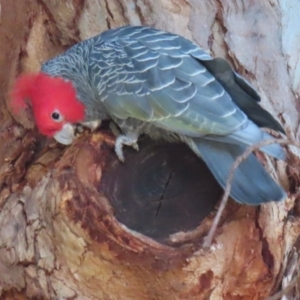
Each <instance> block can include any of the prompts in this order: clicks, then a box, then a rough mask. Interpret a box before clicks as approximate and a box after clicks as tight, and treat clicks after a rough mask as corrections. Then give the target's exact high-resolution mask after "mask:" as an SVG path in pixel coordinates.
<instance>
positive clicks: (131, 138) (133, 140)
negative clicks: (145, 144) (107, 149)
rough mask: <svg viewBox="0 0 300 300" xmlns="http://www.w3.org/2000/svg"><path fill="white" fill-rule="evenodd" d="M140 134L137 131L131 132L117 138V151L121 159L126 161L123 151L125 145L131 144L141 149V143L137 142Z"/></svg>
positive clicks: (136, 148)
mask: <svg viewBox="0 0 300 300" xmlns="http://www.w3.org/2000/svg"><path fill="white" fill-rule="evenodd" d="M137 140H138V134H137V133H129V134H127V135H119V136H118V137H117V139H116V143H115V152H116V154H117V156H118V158H119V160H120V161H122V162H124V161H125V157H124V153H123V145H126V146H131V147H132V148H133V149H135V150H136V151H139V145H138V143H137Z"/></svg>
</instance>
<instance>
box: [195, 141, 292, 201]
mask: <svg viewBox="0 0 300 300" xmlns="http://www.w3.org/2000/svg"><path fill="white" fill-rule="evenodd" d="M190 146H191V147H192V149H193V150H194V151H195V152H196V154H198V155H199V156H201V158H202V159H203V160H204V161H205V163H206V164H207V166H208V168H209V169H210V170H211V172H212V173H213V175H214V176H215V178H216V179H217V181H218V182H219V184H220V185H221V186H222V187H223V188H225V185H226V181H227V178H228V175H229V172H230V169H231V167H232V164H233V163H234V162H235V160H236V158H237V157H238V156H239V155H241V154H242V153H243V152H244V151H245V149H246V147H245V146H241V145H236V144H227V143H222V142H217V141H212V140H206V139H193V140H192V142H191V143H190ZM230 196H231V197H232V198H233V199H234V200H236V201H237V202H240V203H246V204H250V205H259V204H261V203H265V202H269V201H281V200H283V199H284V198H286V193H285V191H284V190H283V189H282V188H281V187H280V186H279V185H278V184H277V183H276V182H275V181H274V180H273V179H272V178H271V176H270V175H269V174H268V173H267V171H266V170H265V169H264V167H263V166H262V165H261V163H260V162H259V161H258V160H257V158H256V157H255V156H254V155H253V154H250V156H249V157H248V158H247V159H246V160H245V161H243V162H242V163H241V164H240V165H239V167H238V168H237V169H236V170H235V173H234V177H233V181H232V185H231V192H230Z"/></svg>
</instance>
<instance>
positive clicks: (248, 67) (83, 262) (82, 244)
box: [0, 0, 300, 300]
mask: <svg viewBox="0 0 300 300" xmlns="http://www.w3.org/2000/svg"><path fill="white" fill-rule="evenodd" d="M287 3H288V4H287ZM299 9H300V5H299V3H298V1H297V0H289V1H285V0H278V1H273V0H268V1H253V0H234V1H226V0H211V1H202V0H190V1H184V0H109V1H108V0H68V1H58V0H14V1H5V0H0V18H1V19H0V20H1V22H0V45H1V52H0V97H1V101H0V116H1V117H0V124H1V129H0V141H1V143H0V160H1V165H0V295H1V299H34V298H39V299H105V300H106V299H107V300H112V299H122V300H123V299H124V300H126V299H128V300H129V299H130V300H134V299H136V300H144V299H145V300H150V299H155V300H160V299H162V300H169V299H170V300H173V299H186V300H189V299H264V298H265V297H268V296H269V295H271V294H273V293H274V292H276V291H277V290H280V289H281V288H282V287H284V286H285V285H286V284H287V282H288V281H289V280H290V279H291V278H292V277H293V276H294V275H295V274H294V273H293V272H295V273H297V268H295V265H296V266H298V256H297V253H298V252H297V251H298V249H299V241H297V238H298V237H299V233H300V219H299V201H298V197H297V195H298V187H299V175H300V174H299V170H298V169H299V167H298V166H299V162H300V160H299V151H298V150H297V149H295V148H293V147H289V149H288V153H289V159H288V164H286V163H285V162H281V161H278V162H274V161H272V160H271V159H269V158H267V157H265V156H262V155H260V156H259V158H260V159H261V160H262V161H263V162H264V163H265V165H266V167H267V169H268V170H269V172H270V173H272V175H273V176H274V177H275V178H276V179H278V181H280V182H281V184H282V185H283V186H284V188H285V189H286V190H287V191H288V195H289V198H288V199H287V200H286V201H284V202H281V203H277V204H275V203H270V204H266V205H261V206H260V207H249V206H242V205H238V204H236V203H234V202H233V201H230V202H229V203H228V205H227V208H226V211H225V212H224V215H223V217H222V222H221V224H220V225H219V227H218V230H217V232H216V234H215V238H214V242H213V245H212V246H211V248H210V249H209V250H203V249H202V242H203V238H204V237H205V235H206V234H207V232H208V230H209V228H210V226H211V223H212V220H213V217H214V215H215V211H216V209H217V205H215V204H216V203H217V200H218V199H220V196H221V194H222V191H221V189H220V187H219V186H218V185H217V183H216V182H215V180H214V179H213V177H212V176H211V174H210V172H209V171H208V170H207V168H206V167H205V165H204V164H203V163H202V162H201V161H200V160H199V159H198V158H196V157H195V156H194V155H193V154H192V153H191V151H189V150H188V149H187V147H185V146H183V145H169V144H162V143H159V142H152V141H149V140H148V139H144V140H141V143H140V151H139V152H138V153H137V152H135V151H134V150H132V149H125V157H126V162H125V164H121V163H120V162H118V160H117V159H116V156H115V154H114V149H113V146H114V138H113V136H112V135H111V133H110V131H109V130H108V129H105V128H104V129H101V130H100V131H98V132H96V133H93V134H91V133H88V132H85V133H83V134H82V136H81V137H79V138H78V139H77V140H76V141H75V142H74V144H72V145H71V146H69V147H63V146H61V145H59V144H57V143H55V142H54V141H53V140H49V139H47V138H45V137H42V136H41V135H40V134H39V133H38V132H37V130H36V129H35V128H34V126H33V123H32V120H28V119H27V118H25V117H23V118H20V119H18V120H14V119H13V117H12V116H11V114H10V112H9V90H10V87H11V85H12V84H13V82H14V80H15V78H16V76H17V75H18V74H19V73H21V72H25V71H26V72H28V71H30V72H34V71H37V70H39V67H40V65H41V63H42V62H43V61H45V60H47V59H49V58H51V57H53V56H54V55H56V54H59V53H61V52H63V51H64V50H65V49H67V48H69V47H70V46H71V45H73V44H74V43H76V42H78V41H80V40H83V39H86V38H88V37H91V36H93V35H96V34H98V33H100V32H102V31H104V30H106V29H107V28H114V27H118V26H121V25H125V24H131V25H139V24H143V25H151V26H155V27H157V28H159V29H164V30H168V31H171V32H175V33H178V34H181V35H183V36H185V37H187V38H188V39H191V40H193V41H195V42H196V43H198V44H199V45H200V46H201V47H203V48H204V49H207V51H210V53H211V54H212V55H213V56H221V57H224V58H226V59H228V60H229V61H230V62H231V64H232V65H233V66H234V68H235V69H236V70H237V71H238V72H239V73H240V74H242V75H243V76H245V77H246V78H247V79H248V80H249V81H250V82H251V83H252V84H253V85H254V86H255V87H256V88H257V90H258V91H259V93H260V95H261V96H262V105H263V106H264V107H265V108H267V109H268V110H269V111H270V112H271V113H272V114H273V115H274V116H276V117H278V118H279V120H280V121H281V122H282V124H283V125H284V127H285V129H286V131H287V135H288V136H289V137H292V138H298V136H299V128H298V123H299V118H298V110H299V107H300V106H299V98H298V95H299V92H300V80H299V78H300V73H299V54H298V53H299V50H300V46H299V45H300V29H299V26H298V11H299ZM171 147H172V148H171ZM295 269H296V270H295ZM294 270H295V271H294ZM296 294H297V290H293V291H292V292H291V293H290V295H289V298H288V299H299V294H298V296H297V295H296Z"/></svg>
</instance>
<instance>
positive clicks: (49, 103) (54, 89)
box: [11, 73, 84, 137]
mask: <svg viewBox="0 0 300 300" xmlns="http://www.w3.org/2000/svg"><path fill="white" fill-rule="evenodd" d="M28 106H31V107H32V110H33V115H34V118H35V122H36V125H37V127H38V129H39V131H40V132H41V133H42V134H44V135H47V136H51V137H53V136H54V135H55V134H56V133H57V132H59V131H60V130H61V129H62V128H63V126H64V125H65V124H67V123H78V122H81V121H83V119H84V105H83V104H82V103H81V102H80V101H79V100H78V99H77V97H76V89H75V87H74V86H73V85H72V83H71V82H70V81H66V80H64V79H63V78H61V77H51V76H49V75H47V74H44V73H38V74H25V75H22V76H20V77H19V78H18V79H17V81H16V83H15V86H14V88H13V91H12V95H11V108H12V111H13V112H14V113H15V114H19V113H20V112H21V111H22V110H25V109H26V108H28Z"/></svg>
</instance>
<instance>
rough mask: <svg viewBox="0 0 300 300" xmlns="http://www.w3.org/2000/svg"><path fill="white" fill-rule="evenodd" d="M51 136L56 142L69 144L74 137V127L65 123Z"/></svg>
mask: <svg viewBox="0 0 300 300" xmlns="http://www.w3.org/2000/svg"><path fill="white" fill-rule="evenodd" d="M53 137H54V139H55V140H56V141H57V142H59V143H61V144H63V145H70V144H72V142H73V140H74V139H75V134H74V127H73V126H72V125H71V124H70V123H66V124H64V125H63V127H62V129H61V130H60V131H59V132H57V133H56V134H55V135H54V136H53Z"/></svg>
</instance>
